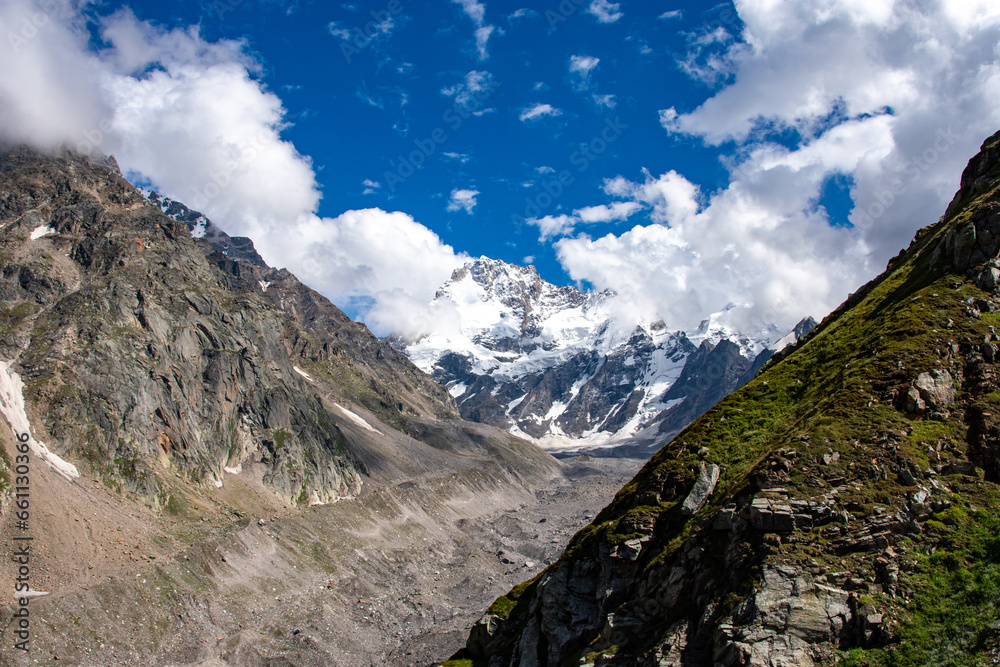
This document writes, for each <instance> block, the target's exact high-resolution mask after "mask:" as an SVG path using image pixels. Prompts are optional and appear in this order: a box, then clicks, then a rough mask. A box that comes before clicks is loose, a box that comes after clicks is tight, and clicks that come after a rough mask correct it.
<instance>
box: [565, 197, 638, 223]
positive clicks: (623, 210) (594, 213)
mask: <svg viewBox="0 0 1000 667" xmlns="http://www.w3.org/2000/svg"><path fill="white" fill-rule="evenodd" d="M641 209H642V204H639V203H638V202H634V201H621V202H614V203H613V204H602V205H600V206H587V207H585V208H581V209H578V210H576V211H573V215H575V216H576V217H577V218H579V220H580V222H584V223H587V224H592V223H595V222H619V221H622V220H628V219H629V217H630V216H631V215H632V214H633V213H635V212H636V211H639V210H641Z"/></svg>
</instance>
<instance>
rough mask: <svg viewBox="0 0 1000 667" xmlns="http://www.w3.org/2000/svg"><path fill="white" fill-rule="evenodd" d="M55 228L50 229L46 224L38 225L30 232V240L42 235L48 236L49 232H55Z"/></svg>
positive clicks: (35, 239)
mask: <svg viewBox="0 0 1000 667" xmlns="http://www.w3.org/2000/svg"><path fill="white" fill-rule="evenodd" d="M55 233H56V230H54V229H52V228H51V227H49V226H48V225H39V226H38V227H35V229H34V230H33V231H32V232H31V240H32V241H37V240H38V239H40V238H42V237H43V236H48V235H49V234H55Z"/></svg>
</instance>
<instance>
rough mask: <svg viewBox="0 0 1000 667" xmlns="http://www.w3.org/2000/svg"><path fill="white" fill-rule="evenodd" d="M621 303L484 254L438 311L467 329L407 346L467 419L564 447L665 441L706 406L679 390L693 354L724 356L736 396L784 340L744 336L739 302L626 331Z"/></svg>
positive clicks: (451, 287) (458, 278)
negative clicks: (676, 421) (737, 316)
mask: <svg viewBox="0 0 1000 667" xmlns="http://www.w3.org/2000/svg"><path fill="white" fill-rule="evenodd" d="M614 298H615V295H614V294H612V293H610V292H600V293H594V292H584V291H581V290H579V289H576V288H574V287H559V286H556V285H553V284H551V283H548V282H546V281H544V280H542V279H541V278H540V277H539V276H538V273H537V272H536V271H535V269H534V267H524V266H516V265H512V264H507V263H506V262H502V261H499V260H493V259H490V258H487V257H480V258H479V259H477V260H475V261H472V262H469V263H467V264H466V265H465V266H463V267H461V268H459V269H458V270H456V271H455V272H454V274H453V275H452V277H451V279H450V280H448V281H447V282H446V283H445V284H444V285H443V286H442V287H441V289H440V290H438V292H437V295H436V296H435V298H434V302H433V303H432V306H434V307H437V308H440V309H441V310H442V311H450V312H453V313H455V314H456V316H457V318H455V319H456V320H457V324H454V325H452V326H447V325H443V326H442V329H441V330H440V331H435V332H432V333H430V334H428V335H425V336H423V337H422V338H420V339H419V340H416V341H413V342H410V343H408V344H406V343H402V344H400V347H401V348H402V349H403V350H404V351H405V352H406V354H407V355H408V356H409V357H410V359H411V360H412V361H413V362H414V363H415V364H416V365H417V366H418V367H420V368H421V369H422V370H424V371H425V372H427V373H429V374H431V375H433V376H434V377H435V379H437V380H438V381H439V382H441V383H443V384H445V385H446V386H447V387H448V388H449V390H450V392H451V394H452V396H454V397H455V400H456V402H457V403H458V405H459V409H460V411H461V413H462V415H463V416H464V417H465V418H466V419H471V420H473V421H480V422H485V423H489V424H493V425H495V426H501V427H503V428H506V429H507V430H509V431H511V432H512V433H514V434H517V435H521V436H524V437H527V438H530V439H532V440H534V441H536V442H538V443H539V444H542V445H543V446H546V447H548V448H550V449H565V448H580V447H588V446H589V447H594V446H608V445H614V444H616V443H618V442H621V441H624V440H626V439H629V438H632V437H634V436H636V435H638V434H641V435H643V437H647V438H651V439H653V440H662V437H663V433H662V432H660V431H658V430H657V428H656V425H657V424H659V423H661V422H664V421H667V422H669V421H670V420H667V419H666V416H667V415H668V414H670V413H671V412H672V411H673V412H674V413H676V414H687V413H690V412H697V411H698V410H699V409H700V406H701V404H702V403H703V402H704V401H705V400H707V399H705V398H702V397H691V396H690V395H683V396H677V395H675V394H676V392H674V394H672V393H671V388H673V387H674V386H675V384H676V383H677V382H678V380H679V379H681V378H682V374H683V373H685V369H686V367H687V365H688V361H689V359H691V358H692V355H694V358H695V359H696V360H697V361H698V362H699V363H706V364H715V365H716V366H718V365H719V363H720V359H721V363H722V364H723V365H724V366H726V368H725V369H724V370H719V371H718V374H719V377H720V382H721V378H723V377H725V378H726V381H725V382H722V384H726V382H728V383H729V384H733V385H734V386H733V387H732V388H731V389H729V391H732V389H735V384H736V383H737V382H738V381H739V380H741V379H744V376H745V375H746V374H747V373H749V372H750V371H751V370H755V369H753V367H754V365H755V363H754V362H755V361H756V360H758V358H759V357H761V355H764V354H765V352H766V351H767V350H768V348H769V347H770V346H771V344H772V341H778V340H779V339H782V333H784V332H780V331H778V330H777V329H776V328H775V327H773V326H771V327H765V328H764V330H762V331H760V332H757V333H754V334H752V335H745V334H741V333H739V332H737V331H736V330H735V329H734V327H733V326H732V325H731V324H730V322H731V320H732V315H733V314H734V313H735V312H736V311H737V310H738V309H737V307H736V306H730V307H728V308H727V309H725V310H724V311H722V312H720V313H716V314H713V315H711V316H710V317H708V318H706V319H705V320H704V321H703V322H702V323H701V326H699V327H698V329H697V330H695V331H691V332H684V331H670V330H668V329H667V327H666V326H665V325H664V324H663V323H662V322H639V323H637V324H635V323H632V324H628V325H622V324H621V321H620V319H617V318H616V315H615V313H616V310H615V304H614ZM789 335H790V336H792V335H793V334H789ZM782 340H784V339H782ZM723 341H726V342H727V343H726V346H725V349H724V350H723V349H722V348H721V347H720V343H722V342H723ZM729 346H732V348H730V347H729ZM717 348H718V349H719V350H720V352H719V353H717V354H716V355H715V356H712V355H711V354H710V353H711V351H713V350H716V349H717ZM696 352H699V354H695V353H696ZM723 352H725V354H723ZM734 353H735V354H734ZM765 356H769V354H766V355H765ZM688 371H689V373H688V374H689V375H691V374H692V373H693V372H694V370H693V369H688ZM706 372H716V371H715V370H711V369H710V370H709V371H706ZM702 375H704V374H702ZM702 375H699V376H698V377H699V378H701V377H702ZM732 378H736V379H732ZM688 384H690V385H691V386H692V387H694V386H695V384H696V383H694V381H691V382H689V383H688ZM685 386H687V385H685ZM717 389H718V387H712V392H710V393H711V396H709V397H708V398H711V397H714V395H715V394H714V392H715V391H716V390H717ZM692 391H693V390H691V391H689V392H688V394H691V393H692ZM727 393H728V392H727ZM715 400H717V399H715ZM712 402H713V403H714V400H713V401H712ZM682 406H683V407H682ZM699 414H700V413H699ZM660 444H662V443H660Z"/></svg>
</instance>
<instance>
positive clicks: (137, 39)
mask: <svg viewBox="0 0 1000 667" xmlns="http://www.w3.org/2000/svg"><path fill="white" fill-rule="evenodd" d="M0 25H4V26H5V27H8V26H10V27H13V30H12V31H11V32H10V34H9V35H8V40H9V41H10V47H11V48H0V71H2V72H3V75H2V76H0V142H4V143H8V144H10V143H28V144H31V145H33V146H35V147H37V148H40V149H53V148H57V147H60V146H63V145H68V146H69V147H71V148H75V149H77V150H79V151H81V152H85V153H90V152H94V151H100V152H104V153H114V154H115V156H116V157H117V159H118V162H119V164H120V165H121V167H122V169H123V170H124V171H126V173H130V174H133V175H137V176H140V177H141V178H143V179H146V180H149V181H151V182H152V184H153V185H154V186H155V188H156V189H157V190H158V191H159V192H161V193H162V194H164V195H166V196H168V197H171V198H173V199H177V200H179V201H183V202H185V203H187V204H188V205H190V206H192V207H193V208H195V209H198V210H201V211H202V212H203V213H205V214H206V215H207V216H208V217H210V218H211V219H212V220H214V221H215V222H216V223H217V224H218V225H219V226H220V227H221V228H222V229H225V230H226V231H227V232H229V233H231V234H233V235H243V236H250V237H251V238H253V239H254V241H255V242H256V244H257V247H258V250H259V251H260V253H261V255H263V257H264V259H265V260H266V261H267V262H268V263H270V264H272V265H274V266H285V267H288V268H289V269H291V270H292V271H293V272H295V273H296V274H297V275H299V276H300V277H301V278H302V279H303V280H304V281H305V282H306V283H308V284H310V285H311V286H313V287H315V288H316V289H318V290H319V291H320V292H322V293H323V294H325V295H326V296H328V297H330V298H331V299H332V300H333V301H334V302H335V303H338V304H340V305H343V306H353V307H355V308H356V309H357V310H358V312H361V313H362V314H366V319H367V320H368V321H369V323H370V324H371V326H372V327H373V328H374V329H375V330H376V331H378V332H379V333H389V332H391V331H405V332H408V333H411V334H413V333H415V331H416V328H419V327H420V326H424V325H426V323H427V322H430V321H432V320H433V317H432V316H433V314H431V313H428V312H427V308H428V306H427V303H428V302H429V301H430V300H431V298H433V295H434V292H435V291H436V289H437V288H438V287H439V286H440V284H441V283H442V282H443V281H444V280H446V279H447V278H448V277H449V276H450V274H451V272H452V270H453V269H454V268H456V267H457V266H459V265H461V264H462V263H463V262H464V261H465V260H466V259H467V258H466V257H465V256H464V255H461V254H457V253H455V251H454V250H453V249H452V248H451V247H450V246H448V245H446V244H444V243H443V242H442V241H441V239H440V238H439V237H438V236H437V235H436V234H434V233H433V232H432V231H430V230H429V229H427V228H426V227H424V226H423V225H421V224H419V223H418V222H416V221H415V220H413V218H411V217H410V216H408V215H405V214H403V213H387V212H385V211H381V210H379V209H369V210H363V211H348V212H346V213H344V214H342V215H340V216H338V217H336V218H332V219H326V218H320V217H319V216H317V215H316V213H315V212H316V210H317V207H318V204H319V199H320V193H319V189H318V186H317V183H316V179H315V173H314V171H313V167H312V164H311V162H310V160H309V159H308V158H307V157H305V156H303V155H301V154H299V153H298V152H297V151H296V150H295V148H294V146H292V144H291V143H289V142H287V141H285V140H283V139H282V137H281V132H282V130H283V129H284V128H285V127H286V126H287V120H286V118H285V110H284V108H283V106H282V104H281V100H280V99H278V97H277V96H276V95H274V94H273V93H271V92H269V91H268V90H267V89H265V88H264V87H263V86H262V84H261V83H260V81H259V80H258V79H257V78H256V77H257V74H258V73H259V71H260V66H259V65H258V63H257V62H256V61H255V60H254V58H253V57H252V56H250V55H249V54H248V52H247V48H246V45H245V44H244V43H242V42H238V41H219V42H208V41H206V40H205V39H203V38H202V37H201V35H200V34H199V32H198V30H197V28H190V29H186V30H185V29H175V30H164V29H162V28H160V27H156V26H153V25H151V24H149V23H146V22H142V21H139V20H138V19H136V18H135V16H134V15H133V14H132V13H131V12H129V11H127V10H126V11H121V12H118V13H116V14H114V15H112V16H110V17H105V18H103V19H102V20H101V22H100V25H99V28H100V31H101V37H102V41H103V44H104V45H105V46H103V47H101V48H100V49H99V50H96V51H95V50H93V49H92V48H91V47H90V35H89V33H88V31H87V30H86V23H85V20H84V18H83V17H82V15H81V14H80V13H79V11H78V9H77V5H75V4H73V3H71V2H69V0H66V1H65V2H63V1H62V0H47V1H46V2H45V3H35V2H31V1H29V0H9V1H8V2H5V3H3V4H2V5H0ZM21 26H30V27H32V30H28V29H27V27H25V28H24V29H23V34H22V33H21V30H22V29H21ZM11 36H13V38H11ZM11 40H12V41H11ZM4 46H5V47H6V46H8V45H7V44H5V45H4ZM363 185H364V186H365V188H366V190H367V191H370V190H375V189H377V185H378V184H377V183H376V182H374V181H365V182H364V183H363ZM421 323H423V324H421Z"/></svg>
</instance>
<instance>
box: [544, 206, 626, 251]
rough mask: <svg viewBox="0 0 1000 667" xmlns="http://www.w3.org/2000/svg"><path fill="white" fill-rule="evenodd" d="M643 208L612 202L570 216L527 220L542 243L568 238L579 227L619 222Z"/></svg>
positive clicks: (587, 207)
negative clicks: (536, 228)
mask: <svg viewBox="0 0 1000 667" xmlns="http://www.w3.org/2000/svg"><path fill="white" fill-rule="evenodd" d="M642 208H643V206H642V204H639V203H637V202H631V201H622V202H613V203H611V204H602V205H598V206H586V207H584V208H581V209H577V210H576V211H573V214H572V215H567V214H560V215H546V216H544V217H541V218H528V219H527V220H526V222H527V223H528V224H529V225H533V226H535V227H538V240H539V241H540V242H542V243H544V242H546V241H550V240H552V239H554V238H559V237H561V236H568V235H569V234H572V233H573V231H574V230H575V229H576V228H577V227H578V226H579V225H592V224H595V223H609V222H621V221H623V220H628V219H629V217H630V216H631V215H632V214H633V213H636V212H637V211H639V210H641V209H642Z"/></svg>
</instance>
